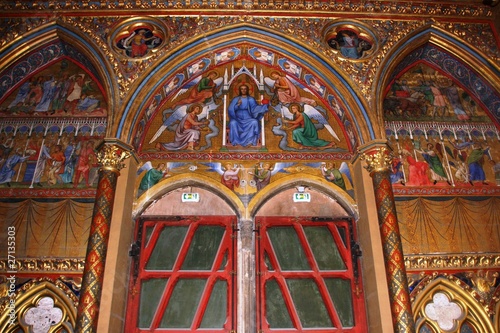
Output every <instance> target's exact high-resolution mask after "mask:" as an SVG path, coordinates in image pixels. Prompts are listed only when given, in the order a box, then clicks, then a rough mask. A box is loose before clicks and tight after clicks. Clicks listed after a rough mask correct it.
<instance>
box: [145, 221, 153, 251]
mask: <svg viewBox="0 0 500 333" xmlns="http://www.w3.org/2000/svg"><path fill="white" fill-rule="evenodd" d="M154 229H155V228H154V227H153V226H148V227H146V242H145V244H144V246H147V245H148V243H149V240H150V239H151V235H152V234H153V230H154Z"/></svg>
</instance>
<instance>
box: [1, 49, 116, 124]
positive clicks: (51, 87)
mask: <svg viewBox="0 0 500 333" xmlns="http://www.w3.org/2000/svg"><path fill="white" fill-rule="evenodd" d="M4 97H5V98H4V99H2V100H0V117H13V116H14V117H38V116H43V117H46V116H51V117H61V116H76V117H103V116H106V114H107V103H106V99H105V97H104V96H103V94H102V92H101V87H100V85H99V83H98V82H97V81H96V80H95V79H94V78H93V77H92V76H90V75H89V74H88V73H87V72H85V71H84V70H83V69H81V68H80V67H79V66H77V65H76V64H75V63H73V62H72V61H71V60H69V59H64V60H62V61H59V62H57V63H56V64H53V65H51V66H49V67H47V68H45V69H43V70H41V71H39V72H37V73H36V74H34V75H32V76H30V77H29V78H27V79H25V80H24V81H21V82H20V83H19V85H18V87H17V88H16V89H14V90H13V91H12V92H10V94H8V96H4Z"/></svg>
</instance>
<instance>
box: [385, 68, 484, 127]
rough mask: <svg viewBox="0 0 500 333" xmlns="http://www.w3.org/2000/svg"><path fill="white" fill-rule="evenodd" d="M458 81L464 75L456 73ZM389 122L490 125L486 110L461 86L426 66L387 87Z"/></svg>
mask: <svg viewBox="0 0 500 333" xmlns="http://www.w3.org/2000/svg"><path fill="white" fill-rule="evenodd" d="M455 74H456V75H457V76H458V77H460V76H461V73H460V72H458V73H455ZM383 109H384V117H385V119H386V120H391V121H392V120H405V121H408V120H410V121H436V122H489V121H490V118H489V117H488V116H487V114H486V112H485V111H484V109H483V107H482V106H481V105H480V103H478V102H477V101H476V100H475V99H474V98H473V95H472V94H470V93H469V92H468V91H467V90H466V89H464V88H463V87H462V85H460V84H458V83H457V82H456V81H455V80H453V79H452V78H451V77H450V76H448V75H445V74H443V73H441V72H440V71H438V70H436V69H434V68H432V67H430V66H429V65H426V64H423V63H422V64H418V65H416V66H414V67H412V68H411V69H410V70H408V71H406V72H405V73H404V74H403V75H401V76H398V77H397V78H396V79H394V81H393V82H392V83H391V85H390V86H389V87H388V89H387V92H386V95H385V98H384V102H383Z"/></svg>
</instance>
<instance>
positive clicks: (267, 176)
mask: <svg viewBox="0 0 500 333" xmlns="http://www.w3.org/2000/svg"><path fill="white" fill-rule="evenodd" d="M248 173H249V174H251V175H253V179H254V181H255V186H256V187H257V191H260V190H261V189H263V188H264V187H265V186H266V185H268V184H269V182H270V181H271V163H269V162H266V163H264V164H263V165H261V164H260V163H257V164H255V169H254V171H249V172H248Z"/></svg>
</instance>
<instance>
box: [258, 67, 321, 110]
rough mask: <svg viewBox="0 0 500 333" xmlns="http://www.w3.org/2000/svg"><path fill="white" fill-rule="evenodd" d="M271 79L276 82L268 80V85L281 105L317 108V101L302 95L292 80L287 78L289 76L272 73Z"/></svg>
mask: <svg viewBox="0 0 500 333" xmlns="http://www.w3.org/2000/svg"><path fill="white" fill-rule="evenodd" d="M271 79H272V80H274V82H271V81H270V80H267V83H268V84H269V85H272V87H273V88H274V96H277V98H278V100H279V102H280V103H282V104H289V103H293V102H295V103H306V104H309V105H312V106H316V101H315V100H314V99H312V98H307V97H304V96H301V95H300V93H299V90H298V89H297V87H296V86H295V85H294V84H293V82H292V79H291V78H287V75H283V74H281V73H280V72H277V71H274V72H272V73H271Z"/></svg>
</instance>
